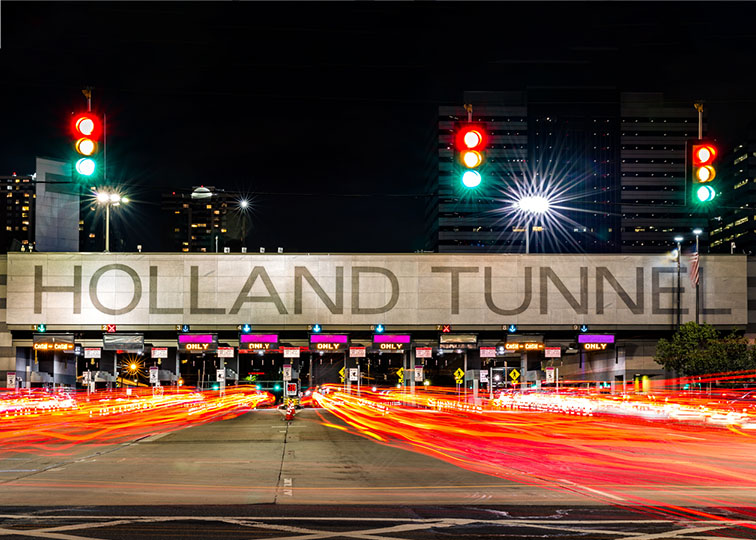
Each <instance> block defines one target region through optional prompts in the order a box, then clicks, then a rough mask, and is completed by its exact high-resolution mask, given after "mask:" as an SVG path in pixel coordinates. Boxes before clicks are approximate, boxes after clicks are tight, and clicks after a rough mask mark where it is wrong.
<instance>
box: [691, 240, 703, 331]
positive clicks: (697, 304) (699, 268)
mask: <svg viewBox="0 0 756 540" xmlns="http://www.w3.org/2000/svg"><path fill="white" fill-rule="evenodd" d="M702 232H703V231H702V230H701V229H693V234H695V235H696V265H697V267H698V268H697V271H696V274H698V275H696V324H698V318H699V317H698V313H699V311H700V309H699V306H700V302H701V301H700V296H699V294H698V282H699V281H700V277H699V276H700V272H701V254H700V252H699V251H698V237H699V236H700V235H701V233H702Z"/></svg>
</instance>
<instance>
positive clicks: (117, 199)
mask: <svg viewBox="0 0 756 540" xmlns="http://www.w3.org/2000/svg"><path fill="white" fill-rule="evenodd" d="M95 197H96V198H97V204H103V205H105V253H109V252H110V207H111V206H120V205H121V203H123V204H126V203H128V202H129V199H128V198H127V197H122V196H121V194H120V193H118V192H115V191H109V190H107V189H105V190H102V191H97V192H95Z"/></svg>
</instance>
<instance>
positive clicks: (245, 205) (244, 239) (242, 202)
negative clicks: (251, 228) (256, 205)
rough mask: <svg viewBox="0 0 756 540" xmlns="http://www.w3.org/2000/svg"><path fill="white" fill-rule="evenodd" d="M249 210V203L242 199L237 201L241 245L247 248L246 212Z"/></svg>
mask: <svg viewBox="0 0 756 540" xmlns="http://www.w3.org/2000/svg"><path fill="white" fill-rule="evenodd" d="M248 210H249V201H248V200H247V199H242V200H240V201H239V211H240V212H241V244H242V247H246V246H247V211H248Z"/></svg>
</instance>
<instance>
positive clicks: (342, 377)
mask: <svg viewBox="0 0 756 540" xmlns="http://www.w3.org/2000/svg"><path fill="white" fill-rule="evenodd" d="M344 369H346V368H341V369H340V370H339V376H340V377H341V382H344Z"/></svg>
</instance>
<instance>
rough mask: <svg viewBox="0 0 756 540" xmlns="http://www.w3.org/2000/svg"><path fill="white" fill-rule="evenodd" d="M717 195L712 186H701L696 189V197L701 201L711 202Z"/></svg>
mask: <svg viewBox="0 0 756 540" xmlns="http://www.w3.org/2000/svg"><path fill="white" fill-rule="evenodd" d="M716 195H717V193H716V192H715V191H714V188H713V187H711V186H701V187H699V188H698V189H697V190H696V197H697V198H698V201H699V202H710V201H712V200H714V197H716Z"/></svg>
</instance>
